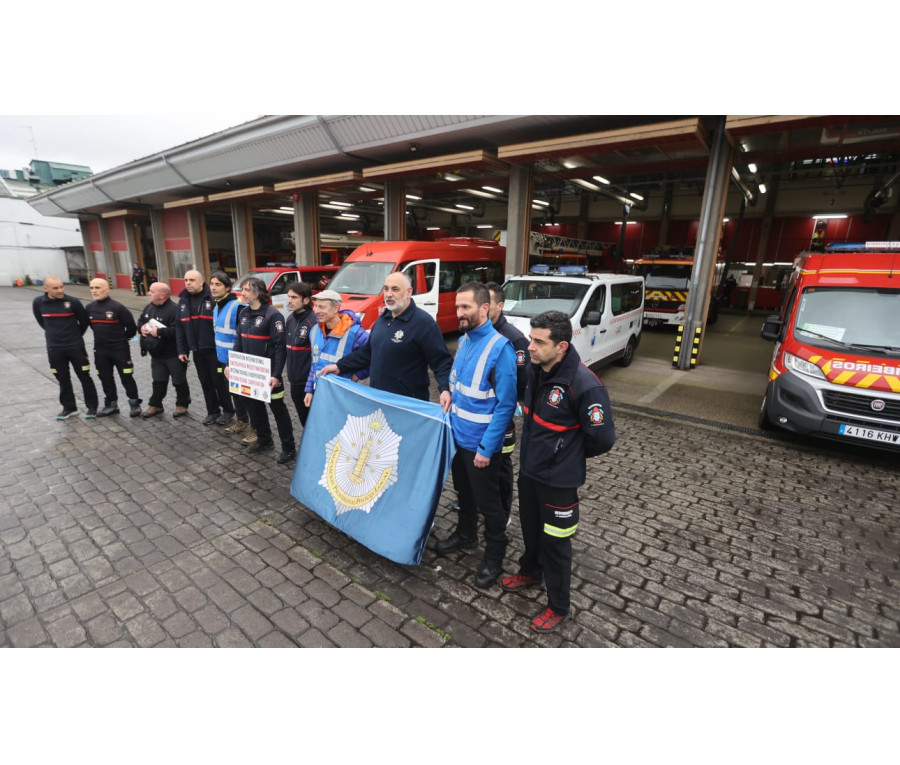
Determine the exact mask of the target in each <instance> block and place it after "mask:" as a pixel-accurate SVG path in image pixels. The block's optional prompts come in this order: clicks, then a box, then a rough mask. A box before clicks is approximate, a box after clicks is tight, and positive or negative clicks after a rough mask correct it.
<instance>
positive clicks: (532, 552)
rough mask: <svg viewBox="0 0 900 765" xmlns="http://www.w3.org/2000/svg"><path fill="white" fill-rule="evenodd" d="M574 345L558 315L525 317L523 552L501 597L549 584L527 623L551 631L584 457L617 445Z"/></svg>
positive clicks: (559, 613)
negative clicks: (528, 331) (540, 608)
mask: <svg viewBox="0 0 900 765" xmlns="http://www.w3.org/2000/svg"><path fill="white" fill-rule="evenodd" d="M571 342H572V325H571V323H570V321H569V317H568V316H566V314H564V313H562V312H561V311H545V312H544V313H542V314H539V315H538V316H535V317H534V318H533V319H532V320H531V342H530V343H529V345H528V352H529V354H530V355H531V371H530V373H529V376H528V387H527V389H526V391H525V407H524V408H525V421H524V423H523V425H522V454H521V457H520V460H519V520H520V521H521V523H522V538H523V540H524V542H525V552H524V553H523V555H522V557H520V558H519V573H518V574H515V575H514V576H508V577H505V578H504V579H502V580H501V582H500V586H501V587H502V588H503V589H504V590H505V591H506V592H518V591H519V590H524V589H527V588H529V587H535V586H539V585H540V584H542V583H543V582H544V581H545V580H546V583H547V599H548V605H547V608H546V609H544V610H543V611H542V612H541V613H539V614H538V615H537V616H535V617H534V619H532V621H531V629H533V630H534V631H535V632H551V631H553V630H555V629H556V628H557V627H558V626H559V625H560V623H561V622H563V621H564V620H565V619H566V618H567V617H568V615H569V607H570V602H569V589H570V585H571V580H572V536H573V535H574V534H575V532H576V530H577V529H578V487H579V486H581V485H582V484H583V483H584V481H585V477H586V475H587V466H586V461H587V458H588V457H596V456H597V455H600V454H603V453H604V452H608V451H609V450H610V449H612V447H613V444H614V443H615V442H616V428H615V425H614V424H613V417H612V409H611V408H610V404H609V395H608V394H607V392H606V388H604V387H603V383H601V382H600V380H599V379H598V378H597V376H596V375H595V374H594V373H593V372H591V370H590V369H588V368H587V367H586V366H584V364H582V363H581V358H580V357H579V356H578V352H577V351H576V350H575V348H573V347H572V346H571V345H570V343H571Z"/></svg>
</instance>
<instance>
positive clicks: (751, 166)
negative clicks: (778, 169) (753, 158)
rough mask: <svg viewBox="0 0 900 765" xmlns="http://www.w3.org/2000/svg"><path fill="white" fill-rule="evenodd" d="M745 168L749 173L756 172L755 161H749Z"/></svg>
mask: <svg viewBox="0 0 900 765" xmlns="http://www.w3.org/2000/svg"><path fill="white" fill-rule="evenodd" d="M747 169H748V170H749V171H750V172H751V173H755V172H756V169H757V168H756V163H755V162H749V163H748V164H747Z"/></svg>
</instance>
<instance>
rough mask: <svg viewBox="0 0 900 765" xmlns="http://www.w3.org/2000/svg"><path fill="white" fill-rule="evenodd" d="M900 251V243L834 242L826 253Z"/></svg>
mask: <svg viewBox="0 0 900 765" xmlns="http://www.w3.org/2000/svg"><path fill="white" fill-rule="evenodd" d="M880 250H900V242H832V243H831V244H826V245H825V252H878V251H880Z"/></svg>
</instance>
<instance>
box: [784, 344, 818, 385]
mask: <svg viewBox="0 0 900 765" xmlns="http://www.w3.org/2000/svg"><path fill="white" fill-rule="evenodd" d="M784 365H785V367H787V368H788V369H791V370H793V371H794V372H797V374H801V375H806V376H807V377H816V378H818V379H820V380H824V379H825V373H824V372H822V370H821V369H819V367H817V366H816V365H815V364H813V363H812V362H810V361H805V360H803V359H801V358H800V357H799V356H795V355H794V354H793V353H788V352H787V351H785V353H784Z"/></svg>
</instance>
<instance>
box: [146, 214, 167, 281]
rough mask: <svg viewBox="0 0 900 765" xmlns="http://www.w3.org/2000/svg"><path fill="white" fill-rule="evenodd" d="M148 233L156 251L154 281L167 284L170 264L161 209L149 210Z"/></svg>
mask: <svg viewBox="0 0 900 765" xmlns="http://www.w3.org/2000/svg"><path fill="white" fill-rule="evenodd" d="M150 233H151V234H152V235H153V251H154V252H155V253H156V281H158V282H165V283H166V284H168V283H169V279H171V278H172V277H171V273H172V264H171V263H169V256H168V254H167V253H166V237H165V234H164V232H163V222H162V211H161V210H150Z"/></svg>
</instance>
